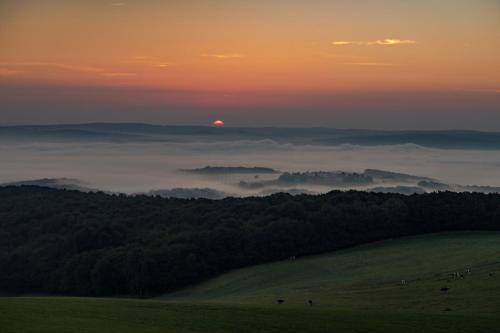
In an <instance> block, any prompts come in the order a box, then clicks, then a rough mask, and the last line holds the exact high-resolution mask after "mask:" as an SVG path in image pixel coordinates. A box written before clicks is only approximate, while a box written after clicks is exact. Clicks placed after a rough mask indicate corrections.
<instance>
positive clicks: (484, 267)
mask: <svg viewBox="0 0 500 333" xmlns="http://www.w3.org/2000/svg"><path fill="white" fill-rule="evenodd" d="M467 267H471V268H472V274H470V275H466V276H465V279H463V280H462V279H459V280H453V279H451V280H450V281H449V282H448V281H447V274H448V273H449V272H451V271H456V270H464V269H466V268H467ZM490 272H494V273H495V274H494V275H493V276H490V274H489V273H490ZM401 279H406V280H407V281H408V284H407V285H405V286H402V285H401V284H400V281H401ZM442 286H448V287H450V291H449V292H448V293H442V292H441V291H440V290H439V289H440V288H441V287H442ZM499 295H500V234H499V233H472V234H464V233H460V234H443V235H433V236H422V237H415V238H408V239H399V240H393V241H387V242H381V243H378V244H371V245H367V246H361V247H357V248H354V249H348V250H344V251H340V252H336V253H334V254H329V255H323V256H316V257H309V258H303V259H297V260H295V261H288V262H278V263H272V264H266V265H259V266H255V267H249V268H245V269H241V270H237V271H234V272H231V273H228V274H225V275H223V276H220V277H218V278H216V279H213V280H211V281H208V282H206V283H204V284H201V285H199V286H196V287H193V288H190V289H186V290H183V291H181V292H177V293H173V294H169V295H166V296H164V297H163V299H160V300H127V299H92V298H56V297H13V298H10V297H5V298H0V328H1V329H0V331H1V332H2V333H4V332H5V333H9V332H42V333H43V332H125V333H126V332H180V333H183V332H332V331H334V332H339V333H342V332H451V331H452V332H455V333H456V332H494V331H496V330H497V328H498V327H499V326H500V297H499ZM278 298H282V299H284V300H285V303H284V304H283V305H280V306H278V305H276V304H275V303H274V302H275V300H276V299H278ZM308 299H312V300H313V301H314V305H313V306H312V307H310V306H308V305H307V303H306V302H307V300H308Z"/></svg>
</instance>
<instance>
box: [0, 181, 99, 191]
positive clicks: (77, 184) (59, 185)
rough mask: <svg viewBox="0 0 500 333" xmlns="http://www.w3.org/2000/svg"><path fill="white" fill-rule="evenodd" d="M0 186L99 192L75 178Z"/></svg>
mask: <svg viewBox="0 0 500 333" xmlns="http://www.w3.org/2000/svg"><path fill="white" fill-rule="evenodd" d="M0 186H39V187H48V188H54V189H59V190H75V191H81V192H90V191H98V190H96V189H92V188H89V187H87V184H86V183H85V182H82V181H81V180H78V179H74V178H41V179H33V180H23V181H17V182H8V183H3V184H0Z"/></svg>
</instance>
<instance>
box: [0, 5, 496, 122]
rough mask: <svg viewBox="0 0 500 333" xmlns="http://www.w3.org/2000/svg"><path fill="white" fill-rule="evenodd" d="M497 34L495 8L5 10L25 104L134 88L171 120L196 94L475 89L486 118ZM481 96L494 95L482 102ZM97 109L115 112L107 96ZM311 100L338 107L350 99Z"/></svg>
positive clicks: (307, 96) (2, 81) (5, 32)
mask: <svg viewBox="0 0 500 333" xmlns="http://www.w3.org/2000/svg"><path fill="white" fill-rule="evenodd" d="M499 32H500V4H499V3H498V2H496V1H492V0H479V1H468V0H459V1H451V0H445V1H430V0H428V1H421V2H418V3H408V2H403V1H396V0H385V1H377V2H352V1H326V0H314V1H310V0H297V1H284V0H278V1H273V2H272V3H269V2H267V1H261V0H258V1H254V2H248V1H242V0H236V1H229V0H218V1H214V2H210V3H208V2H206V1H201V0H195V1H191V2H189V3H186V2H185V1H169V2H163V1H156V0H151V1H138V0H130V1H123V2H113V1H109V2H103V1H94V0H91V1H59V0H52V1H48V0H39V1H4V2H2V3H1V4H0V45H1V48H2V52H1V53H0V85H1V86H3V87H9V88H13V87H26V88H25V89H26V91H28V93H27V95H29V94H31V93H30V92H29V89H35V88H32V87H42V88H44V89H45V88H46V89H47V94H48V95H52V99H54V100H55V99H56V98H57V96H56V95H57V94H58V91H59V90H58V89H59V88H51V87H61V86H63V87H65V89H70V87H75V89H80V88H81V87H87V88H88V89H89V90H92V89H97V88H102V89H125V90H127V92H128V96H127V99H129V100H130V101H131V103H133V104H136V105H141V103H142V105H146V106H147V105H149V104H151V103H155V105H156V106H163V107H164V108H165V111H164V112H166V113H168V112H170V113H171V112H175V111H174V110H172V108H173V106H177V107H178V106H183V107H190V106H192V105H193V99H196V98H197V97H196V96H200V94H201V95H203V94H212V95H211V97H204V98H203V100H200V99H198V100H197V103H195V104H196V107H198V108H203V107H221V108H224V107H239V108H246V107H249V106H252V107H259V106H268V107H276V108H282V107H286V106H287V104H286V103H284V102H283V100H282V98H281V97H279V96H283V95H286V96H290V97H292V98H291V99H295V98H293V97H294V96H304V98H303V99H302V100H301V101H300V103H299V104H300V105H302V106H303V107H307V105H308V101H311V100H313V99H314V96H316V95H317V94H322V95H328V94H331V95H339V94H344V95H345V94H347V95H352V94H354V95H357V96H358V97H359V98H358V99H359V100H362V99H363V96H365V95H366V94H368V95H369V94H374V93H379V94H381V95H390V94H391V93H394V94H408V93H414V95H415V96H418V95H419V94H422V93H432V94H436V93H440V92H441V93H443V94H444V95H446V94H450V93H456V94H460V93H465V94H468V95H470V96H471V97H470V102H471V103H472V101H475V102H478V107H479V109H487V110H488V111H491V110H492V108H493V109H495V108H497V107H498V106H499V105H498V101H499V98H498V92H499V91H500V65H499V61H498V59H500V42H499ZM134 89H136V90H137V92H136V93H134ZM143 90H151V91H158V90H164V91H166V92H168V94H169V96H171V94H172V92H176V91H177V92H179V94H178V95H177V96H171V97H170V98H169V99H167V100H166V101H164V103H163V104H162V101H161V98H160V99H158V98H157V97H154V98H153V99H154V101H153V102H151V100H150V99H146V100H144V96H143V95H142V93H141V91H143ZM484 94H487V95H492V96H489V97H488V98H487V101H485V102H484V103H483V102H482V100H481V97H478V96H482V95H484ZM444 95H443V96H444ZM234 96H239V97H234ZM270 96H271V97H270ZM82 98H83V99H84V101H83V103H86V102H87V101H86V100H85V98H84V97H82ZM88 98H92V94H89V95H88ZM415 98H416V99H415ZM415 98H413V99H412V100H411V103H416V102H418V101H419V100H418V98H417V97H415ZM443 98H444V97H443ZM172 100H173V101H174V102H175V103H173V102H172ZM273 100H279V101H278V102H275V104H273V102H272V101H273ZM492 100H494V101H493V102H492ZM263 101H264V102H263ZM24 102H25V101H20V102H17V104H16V103H14V104H13V105H15V107H16V108H19V109H22V108H23V107H21V104H22V103H24ZM76 102H77V101H75V103H76ZM93 102H95V103H94V104H93V105H97V106H99V105H101V107H102V109H103V110H104V111H105V110H108V109H110V108H116V105H115V104H113V103H114V102H113V99H112V98H110V99H109V100H106V99H105V98H104V99H103V100H102V103H101V104H99V103H98V102H99V101H97V100H95V101H93ZM384 103H385V104H387V103H389V104H390V101H387V100H386V101H384ZM384 103H382V104H384ZM425 103H427V104H426V105H425V107H424V106H422V108H423V109H425V108H426V109H439V108H440V106H439V103H438V104H432V103H431V102H425ZM32 104H37V102H33V103H32ZM357 104H359V105H358V106H359V107H358V109H362V108H363V103H362V101H358V102H357V101H356V99H355V98H354V99H353V101H352V103H351V104H350V105H349V106H350V107H351V106H352V108H353V109H356V105H357ZM296 105H297V101H296V100H295V101H294V102H293V103H290V104H289V105H288V106H290V107H294V106H296ZM311 105H312V107H319V108H321V109H325V108H330V109H332V112H333V111H335V109H336V108H338V107H339V105H342V104H341V103H340V104H336V102H335V101H333V102H332V101H326V100H324V104H321V101H318V100H314V101H313V102H312V104H311ZM42 106H43V105H42ZM24 107H25V108H26V106H24ZM277 112H278V111H277ZM471 112H473V110H471ZM168 117H171V115H169V116H168ZM168 117H167V118H168ZM171 118H172V117H171ZM169 119H170V118H169ZM172 119H175V117H173V118H172Z"/></svg>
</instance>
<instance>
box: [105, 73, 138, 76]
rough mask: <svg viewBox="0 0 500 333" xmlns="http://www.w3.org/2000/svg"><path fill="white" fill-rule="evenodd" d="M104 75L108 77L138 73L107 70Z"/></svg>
mask: <svg viewBox="0 0 500 333" xmlns="http://www.w3.org/2000/svg"><path fill="white" fill-rule="evenodd" d="M101 75H102V76H107V77H124V76H135V75H137V74H136V73H122V72H105V73H101Z"/></svg>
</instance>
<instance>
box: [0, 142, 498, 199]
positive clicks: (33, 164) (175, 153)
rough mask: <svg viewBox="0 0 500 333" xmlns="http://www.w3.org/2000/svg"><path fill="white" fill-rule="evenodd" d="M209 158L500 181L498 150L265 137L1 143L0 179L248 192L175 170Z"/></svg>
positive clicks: (230, 181)
mask: <svg viewBox="0 0 500 333" xmlns="http://www.w3.org/2000/svg"><path fill="white" fill-rule="evenodd" d="M207 165H211V166H249V167H252V166H262V167H270V168H274V169H277V170H282V171H292V172H294V171H318V170H323V171H334V170H343V171H350V172H362V171H363V170H364V169H369V168H371V169H382V170H388V171H393V172H401V173H407V174H412V175H418V176H424V177H430V178H435V179H438V180H440V181H443V182H446V183H450V184H464V185H465V184H474V185H483V186H500V151H498V150H489V151H480V150H441V149H430V148H423V147H421V146H417V145H413V144H407V145H393V146H376V147H367V146H355V145H340V146H317V145H315V146H311V145H292V144H280V143H276V142H274V141H271V140H262V141H235V142H227V141H226V142H210V143H207V142H190V143H122V144H120V143H43V142H40V143H34V142H33V143H7V142H0V170H1V173H0V183H5V182H13V181H21V180H30V179H40V178H68V179H78V180H80V181H82V182H84V184H85V186H87V187H89V188H96V189H100V190H105V191H113V192H125V193H136V192H147V191H151V190H161V189H173V188H211V189H215V190H218V191H221V192H225V193H229V194H235V195H247V194H254V193H252V192H251V191H250V192H249V191H245V190H243V189H241V188H240V187H238V186H236V184H237V183H238V182H239V180H242V179H245V176H220V177H203V176H197V175H193V174H189V173H183V172H179V171H178V170H179V169H189V168H199V167H203V166H207ZM247 177H250V176H247ZM262 177H263V178H265V177H275V176H272V175H270V176H262ZM301 188H303V187H301ZM314 190H315V191H317V190H318V189H314ZM321 190H323V191H327V190H329V189H328V188H324V189H321Z"/></svg>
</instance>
